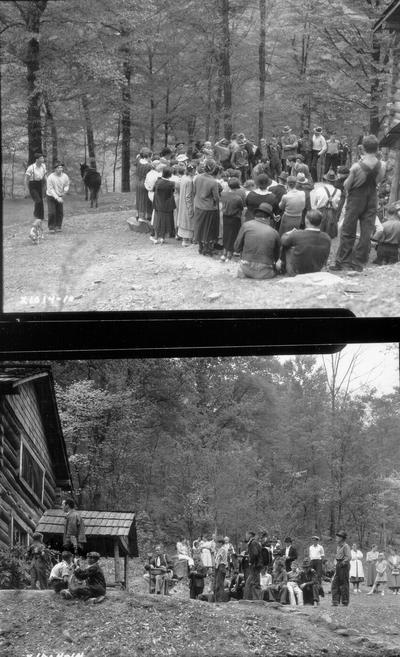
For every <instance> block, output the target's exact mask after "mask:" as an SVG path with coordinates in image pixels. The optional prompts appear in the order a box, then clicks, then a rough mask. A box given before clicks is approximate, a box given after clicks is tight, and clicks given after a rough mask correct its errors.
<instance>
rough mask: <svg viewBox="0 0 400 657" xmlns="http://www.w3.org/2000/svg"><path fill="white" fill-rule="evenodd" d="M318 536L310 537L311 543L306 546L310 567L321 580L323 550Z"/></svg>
mask: <svg viewBox="0 0 400 657" xmlns="http://www.w3.org/2000/svg"><path fill="white" fill-rule="evenodd" d="M319 540H320V539H319V536H313V537H312V545H310V547H309V548H308V554H309V557H310V561H311V568H314V570H315V571H316V573H317V575H318V579H319V582H320V583H321V580H322V559H323V557H324V556H325V551H324V548H323V547H322V545H320V542H319Z"/></svg>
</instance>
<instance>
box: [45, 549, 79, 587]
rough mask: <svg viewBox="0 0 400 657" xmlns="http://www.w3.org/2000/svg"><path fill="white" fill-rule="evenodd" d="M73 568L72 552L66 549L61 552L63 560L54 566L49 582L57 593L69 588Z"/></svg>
mask: <svg viewBox="0 0 400 657" xmlns="http://www.w3.org/2000/svg"><path fill="white" fill-rule="evenodd" d="M73 569H74V564H73V561H72V552H69V551H68V550H64V551H63V552H62V553H61V561H60V562H59V563H56V565H55V566H54V567H53V568H52V570H51V573H50V577H49V584H50V586H51V587H52V588H53V589H54V591H55V592H56V593H60V591H62V590H63V589H67V588H68V582H69V578H70V577H71V575H72V573H73Z"/></svg>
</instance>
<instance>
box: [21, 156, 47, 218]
mask: <svg viewBox="0 0 400 657" xmlns="http://www.w3.org/2000/svg"><path fill="white" fill-rule="evenodd" d="M34 157H35V161H34V163H33V164H31V165H30V166H29V167H28V168H27V170H26V173H25V190H26V192H27V193H29V194H30V195H31V197H32V199H33V202H34V204H35V205H34V208H33V216H34V217H35V218H36V219H40V220H41V221H43V219H44V206H43V184H44V183H45V182H46V173H47V172H46V165H45V163H44V157H43V155H42V154H41V153H35V156H34Z"/></svg>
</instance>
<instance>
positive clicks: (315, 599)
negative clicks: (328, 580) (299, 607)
mask: <svg viewBox="0 0 400 657" xmlns="http://www.w3.org/2000/svg"><path fill="white" fill-rule="evenodd" d="M297 581H298V585H299V587H300V588H301V590H302V591H303V600H304V604H305V605H306V604H313V605H314V607H318V605H319V581H318V575H317V573H316V571H315V570H314V568H311V561H310V559H309V558H308V557H306V558H305V559H304V561H303V566H302V569H301V570H300V573H299V576H298V580H297Z"/></svg>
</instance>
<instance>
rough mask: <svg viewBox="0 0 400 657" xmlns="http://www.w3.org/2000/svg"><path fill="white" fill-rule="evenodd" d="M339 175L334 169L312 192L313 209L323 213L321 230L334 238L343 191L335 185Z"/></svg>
mask: <svg viewBox="0 0 400 657" xmlns="http://www.w3.org/2000/svg"><path fill="white" fill-rule="evenodd" d="M336 180H337V176H336V174H335V172H334V171H333V169H330V170H329V171H328V173H327V174H325V176H324V178H323V182H322V183H318V184H317V185H316V186H315V187H314V189H312V190H311V192H310V204H311V209H312V210H319V211H320V212H321V213H322V221H321V231H322V232H323V233H327V234H328V235H329V237H331V238H332V239H334V238H335V237H337V233H338V230H337V223H338V219H339V213H338V211H337V210H338V207H339V204H340V199H341V196H342V192H341V191H340V189H338V188H337V187H335V185H334V183H335V182H336Z"/></svg>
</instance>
